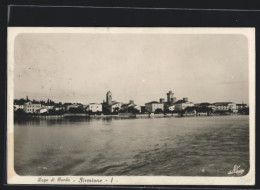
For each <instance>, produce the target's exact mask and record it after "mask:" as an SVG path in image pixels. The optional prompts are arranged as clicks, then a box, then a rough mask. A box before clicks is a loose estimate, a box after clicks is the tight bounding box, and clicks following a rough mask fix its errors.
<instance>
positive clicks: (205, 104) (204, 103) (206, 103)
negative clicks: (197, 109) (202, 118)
mask: <svg viewBox="0 0 260 190" xmlns="http://www.w3.org/2000/svg"><path fill="white" fill-rule="evenodd" d="M210 105H211V104H210V103H208V102H202V103H198V106H210Z"/></svg>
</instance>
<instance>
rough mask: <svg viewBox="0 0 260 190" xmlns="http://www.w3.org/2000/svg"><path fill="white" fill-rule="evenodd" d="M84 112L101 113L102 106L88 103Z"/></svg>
mask: <svg viewBox="0 0 260 190" xmlns="http://www.w3.org/2000/svg"><path fill="white" fill-rule="evenodd" d="M86 110H87V111H91V112H102V104H98V103H90V104H89V105H87V107H86Z"/></svg>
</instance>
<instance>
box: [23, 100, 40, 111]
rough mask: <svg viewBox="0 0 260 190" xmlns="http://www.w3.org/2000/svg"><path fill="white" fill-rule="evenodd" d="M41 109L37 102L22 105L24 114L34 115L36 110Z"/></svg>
mask: <svg viewBox="0 0 260 190" xmlns="http://www.w3.org/2000/svg"><path fill="white" fill-rule="evenodd" d="M40 108H41V104H40V103H39V102H27V103H25V104H24V108H23V110H24V111H25V112H26V113H35V112H36V110H38V109H40Z"/></svg>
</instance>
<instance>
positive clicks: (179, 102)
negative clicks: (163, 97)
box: [174, 100, 192, 104]
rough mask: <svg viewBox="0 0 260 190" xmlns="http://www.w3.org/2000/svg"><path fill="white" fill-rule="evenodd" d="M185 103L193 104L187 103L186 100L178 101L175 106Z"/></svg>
mask: <svg viewBox="0 0 260 190" xmlns="http://www.w3.org/2000/svg"><path fill="white" fill-rule="evenodd" d="M183 103H189V104H190V103H192V102H187V101H184V100H178V101H177V102H175V103H174V104H183Z"/></svg>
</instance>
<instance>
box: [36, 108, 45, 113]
mask: <svg viewBox="0 0 260 190" xmlns="http://www.w3.org/2000/svg"><path fill="white" fill-rule="evenodd" d="M47 112H48V109H47V108H40V109H38V110H36V113H39V114H41V113H47Z"/></svg>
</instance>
